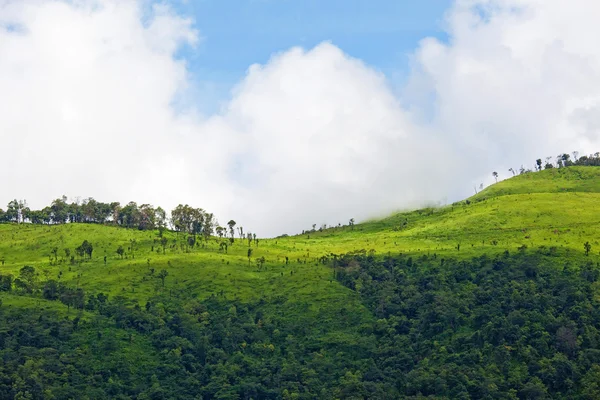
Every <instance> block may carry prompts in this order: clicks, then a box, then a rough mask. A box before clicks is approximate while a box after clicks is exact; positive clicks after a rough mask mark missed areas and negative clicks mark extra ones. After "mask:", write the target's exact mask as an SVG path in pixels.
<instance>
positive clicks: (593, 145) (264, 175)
mask: <svg viewBox="0 0 600 400" xmlns="http://www.w3.org/2000/svg"><path fill="white" fill-rule="evenodd" d="M144 4H145V3H144ZM144 4H142V3H136V2H133V1H131V2H121V1H116V0H102V1H100V0H97V1H93V0H89V1H87V0H81V1H77V2H69V3H67V2H64V1H33V0H31V1H6V0H4V1H2V0H0V109H1V110H2V113H0V139H1V143H2V148H3V151H2V157H1V158H0V179H1V181H2V190H1V191H0V204H5V203H6V202H8V201H9V200H10V199H11V198H14V197H19V198H27V199H28V200H29V202H30V203H31V204H32V205H33V206H34V207H40V206H42V205H44V204H46V203H48V202H49V201H50V200H51V199H52V198H56V197H58V196H60V195H62V194H68V195H73V196H74V195H81V196H93V197H95V198H97V199H99V200H105V201H109V200H113V199H117V200H120V201H122V202H124V201H128V200H136V201H138V202H151V203H153V204H160V205H163V206H166V207H167V208H169V207H173V206H174V205H176V204H177V203H178V202H187V203H190V204H192V205H196V206H201V207H204V208H206V209H208V210H211V211H215V212H216V214H217V216H218V217H220V218H221V220H227V219H229V218H234V219H236V220H237V221H238V222H239V223H240V224H241V225H243V226H245V227H246V228H247V229H246V230H253V231H254V230H255V231H257V232H258V233H259V234H267V235H275V234H279V233H283V232H297V231H299V230H301V229H303V228H307V227H309V226H310V225H312V224H313V223H317V224H321V223H325V222H326V223H329V224H332V223H333V224H335V223H338V222H342V223H345V222H347V220H348V219H349V218H350V217H354V218H357V219H361V218H366V217H369V216H372V215H376V214H380V213H384V212H387V211H391V210H393V209H398V208H403V207H412V206H417V205H421V204H423V203H424V202H431V201H437V200H441V199H443V198H449V199H456V198H458V197H460V196H464V195H468V194H469V193H470V190H471V188H472V183H474V182H480V181H483V180H484V179H485V180H486V182H490V181H491V180H492V178H491V171H492V170H498V171H499V172H500V174H501V176H502V175H505V176H506V174H507V172H503V171H506V170H507V169H508V168H509V167H518V166H519V165H520V164H521V163H523V162H527V161H529V164H530V165H531V164H532V163H533V161H534V159H535V158H538V157H544V156H546V155H556V154H558V152H561V151H564V150H576V149H577V150H583V151H584V152H595V151H597V150H598V149H597V146H598V129H599V128H598V126H600V125H599V122H598V121H600V112H599V111H598V110H600V91H599V89H600V87H599V86H600V76H599V73H600V66H599V62H600V50H599V49H598V48H597V46H596V45H595V43H594V38H595V37H596V36H597V35H598V33H600V32H598V31H599V30H600V28H598V27H597V24H596V21H597V20H598V17H599V16H600V15H599V14H600V5H597V4H596V2H594V1H591V0H590V1H583V0H580V1H574V2H571V3H569V6H568V7H566V6H565V3H564V2H563V1H560V0H544V1H541V0H538V1H534V0H532V1H524V0H512V1H511V0H479V1H475V0H470V1H466V0H461V1H457V3H456V5H455V6H454V7H453V9H452V10H450V11H449V13H448V18H447V26H448V33H449V35H450V41H449V44H444V43H440V42H438V41H436V40H434V39H426V40H424V41H423V42H422V43H421V45H420V46H419V48H418V49H417V50H416V51H415V54H414V56H413V65H414V70H413V72H412V75H411V79H410V80H409V85H408V86H407V88H406V89H405V90H404V91H403V92H402V94H401V97H400V98H398V97H396V96H395V95H394V94H393V91H392V90H391V88H390V87H389V84H388V82H387V80H386V78H385V77H384V76H383V75H381V74H380V73H378V72H377V71H376V70H374V69H373V68H371V67H370V66H368V65H365V64H364V63H362V62H361V61H360V60H357V59H354V58H351V57H349V56H348V55H346V54H344V53H343V52H342V51H341V50H340V49H338V48H337V47H335V46H334V45H332V44H329V43H323V44H321V45H319V46H317V47H316V48H314V49H311V50H308V51H306V50H303V49H300V48H293V49H290V50H289V51H286V52H284V53H281V54H276V55H274V56H273V57H272V59H271V60H269V62H268V63H266V64H265V65H254V66H251V67H250V68H249V70H248V73H247V76H246V77H245V78H244V79H243V80H242V81H241V82H240V83H239V85H238V86H237V87H236V89H235V91H234V93H233V94H232V99H231V101H230V102H229V103H228V104H227V105H226V106H225V107H224V108H223V109H222V111H221V112H219V113H218V114H216V115H213V116H209V117H207V118H205V117H202V116H200V115H199V114H198V113H196V112H195V111H194V107H193V104H192V103H190V102H189V96H186V95H185V90H186V88H187V86H188V85H189V84H190V82H192V80H191V79H190V76H189V73H190V72H189V71H187V69H186V65H185V63H184V62H183V61H180V60H178V59H177V58H176V57H175V54H176V52H177V50H178V48H179V47H180V46H181V45H183V44H191V45H195V44H196V43H197V42H198V40H199V33H198V32H197V31H196V30H195V28H194V27H193V25H192V22H191V21H190V20H189V19H186V18H183V17H181V16H178V15H176V14H174V13H173V12H172V11H171V10H170V9H169V8H168V7H166V6H165V5H160V6H154V7H153V8H152V10H151V11H150V12H149V13H148V12H147V10H146V9H145V8H143V5H144ZM198 28H199V29H200V30H201V28H202V27H198ZM209 40H218V39H217V38H209ZM182 99H184V100H183V101H182ZM175 103H176V104H178V107H177V109H176V108H175V107H174V106H173V104H175ZM181 104H184V105H187V108H185V109H183V110H182V108H181ZM530 159H531V160H530Z"/></svg>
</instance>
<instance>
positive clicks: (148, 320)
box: [0, 248, 600, 399]
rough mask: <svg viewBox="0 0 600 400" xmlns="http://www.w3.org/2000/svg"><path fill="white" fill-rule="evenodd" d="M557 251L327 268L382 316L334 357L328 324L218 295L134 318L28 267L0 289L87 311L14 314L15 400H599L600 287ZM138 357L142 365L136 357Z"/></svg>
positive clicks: (8, 385) (8, 313)
mask: <svg viewBox="0 0 600 400" xmlns="http://www.w3.org/2000/svg"><path fill="white" fill-rule="evenodd" d="M556 251H557V250H556V249H550V248H548V249H542V250H540V251H536V252H526V251H521V252H518V253H517V254H509V253H508V252H507V253H505V254H503V255H501V256H498V257H494V258H489V257H486V256H482V257H478V258H474V259H471V260H464V261H456V260H450V259H448V260H445V259H443V258H440V257H437V256H436V255H432V256H425V255H423V256H421V257H419V258H418V259H413V258H412V257H409V256H402V255H397V256H394V255H389V256H375V255H373V254H370V255H369V254H367V253H365V252H354V253H352V254H346V255H342V256H339V257H335V259H333V258H329V259H328V260H323V262H326V263H328V265H330V267H331V269H332V271H333V273H334V274H335V277H336V279H337V280H338V281H339V282H341V283H342V284H343V285H345V286H346V287H348V288H350V289H351V290H352V291H355V292H356V293H358V294H359V295H360V298H361V299H362V301H363V303H364V304H365V305H366V306H367V307H368V308H369V309H370V310H371V311H372V313H374V314H375V316H376V320H375V322H374V323H372V324H362V325H360V326H356V329H359V330H360V331H361V333H362V338H363V339H362V340H361V341H360V342H359V343H355V344H353V345H352V346H349V347H343V346H340V345H335V346H323V345H322V344H319V343H318V342H316V341H314V340H313V338H312V333H311V332H313V331H318V330H319V321H318V320H315V321H312V323H311V324H312V325H311V326H308V325H307V324H306V322H307V321H303V320H295V321H293V320H289V319H287V318H286V317H285V315H281V314H278V313H277V312H275V311H274V310H275V309H276V306H277V304H265V303H264V302H257V303H245V304H241V303H236V302H233V301H227V300H225V299H222V298H220V297H219V296H218V295H214V296H211V297H210V298H208V299H207V300H206V301H198V300H196V299H185V298H171V297H169V296H162V297H156V298H153V299H151V300H150V301H148V302H147V303H146V304H145V306H143V307H139V306H137V305H134V306H131V305H128V302H127V300H126V299H125V298H123V297H115V298H112V299H110V298H108V297H107V296H106V295H104V294H102V293H100V294H96V295H88V294H86V293H84V291H83V289H75V288H68V287H65V286H63V285H61V284H58V283H57V282H55V281H52V280H50V281H40V282H37V281H36V280H35V279H34V278H33V277H34V276H35V274H34V272H35V271H32V269H31V267H29V268H27V267H24V268H23V269H22V270H21V271H20V276H19V277H18V278H17V279H16V280H15V282H12V280H11V279H10V277H7V276H2V278H1V279H0V282H1V283H2V284H1V286H0V290H2V291H13V292H16V293H23V294H28V295H32V294H33V295H36V296H40V297H43V298H45V299H48V300H54V301H61V302H64V303H65V304H68V305H70V306H72V307H73V308H74V309H77V310H80V311H79V312H78V313H76V312H75V311H74V310H72V312H71V314H70V316H69V317H67V318H60V317H58V316H57V315H55V314H52V313H49V312H41V311H33V312H32V311H31V310H29V311H25V310H19V309H7V308H6V307H2V306H0V320H1V324H0V326H2V329H1V330H0V356H1V357H2V359H3V365H2V367H0V398H6V399H9V398H32V399H48V398H97V399H102V398H106V399H108V398H112V399H119V398H121V399H126V398H139V399H171V398H172V399H198V398H206V399H208V398H218V399H252V398H253V399H259V398H260V399H281V398H284V399H293V398H296V399H313V398H324V399H327V398H330V399H334V398H345V399H364V398H368V399H389V398H423V396H425V397H426V396H431V398H465V399H468V398H481V399H483V398H490V399H491V398H495V399H517V398H519V399H542V398H547V397H549V396H550V397H552V398H562V399H597V398H599V397H600V383H599V382H600V350H598V346H599V345H600V308H599V307H598V306H599V304H598V294H597V290H598V289H597V287H598V278H599V275H600V273H599V270H598V269H597V264H593V263H592V262H591V261H590V262H588V263H585V264H581V265H577V264H571V263H566V264H565V263H563V262H562V258H560V257H559V255H558V254H557V253H556ZM558 261H561V262H558ZM18 281H20V282H21V283H18V284H17V282H18ZM83 312H93V313H96V315H97V316H95V317H94V318H92V319H85V318H82V317H81V316H82V314H81V313H83ZM337 314H338V315H337V318H338V322H337V323H339V324H345V325H353V324H356V323H357V321H355V320H354V317H353V315H351V314H348V311H347V310H345V309H344V308H340V309H339V310H338V311H337ZM136 346H137V347H140V348H141V350H140V351H141V352H142V353H143V354H142V355H138V356H137V358H136V357H134V356H131V352H127V351H126V350H125V349H126V348H131V347H134V348H135V347H136ZM140 362H142V363H147V365H144V366H140V365H138V364H139V363H140ZM83 393H85V394H86V395H85V396H82V395H81V394H83ZM86 396H87V397H86Z"/></svg>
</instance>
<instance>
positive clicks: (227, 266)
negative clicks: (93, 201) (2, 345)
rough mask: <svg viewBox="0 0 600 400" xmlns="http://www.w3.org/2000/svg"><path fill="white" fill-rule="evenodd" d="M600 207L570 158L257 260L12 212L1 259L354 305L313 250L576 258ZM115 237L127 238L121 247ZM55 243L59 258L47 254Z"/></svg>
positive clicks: (594, 228)
mask: <svg viewBox="0 0 600 400" xmlns="http://www.w3.org/2000/svg"><path fill="white" fill-rule="evenodd" d="M467 203H470V204H467ZM599 209H600V168H597V167H570V168H564V169H553V170H545V171H542V172H538V173H529V174H524V175H519V176H516V177H514V178H511V179H508V180H505V181H501V182H499V183H497V184H495V185H492V186H490V187H488V188H487V189H485V190H483V191H482V192H480V193H479V194H477V195H476V196H474V197H472V198H470V199H468V201H463V202H460V203H457V204H455V205H449V206H445V207H441V208H427V209H422V210H417V211H413V212H406V213H399V214H395V215H392V216H390V217H388V218H385V219H382V220H379V221H372V222H366V223H362V224H357V225H355V226H354V227H348V226H345V227H336V228H329V229H327V230H324V231H322V232H318V231H317V232H309V233H306V234H304V235H298V236H292V237H286V238H278V239H262V240H260V241H259V245H258V246H256V245H254V244H252V250H253V253H252V256H251V259H250V260H249V259H248V257H247V249H248V244H247V241H246V240H239V239H236V242H235V244H234V245H232V246H229V248H228V252H227V254H224V253H223V252H220V251H219V246H218V242H219V241H218V240H217V239H211V240H210V241H208V242H205V243H203V244H201V245H200V246H196V247H195V248H193V249H191V250H189V251H187V250H186V249H185V248H182V247H181V243H183V241H184V240H185V238H184V237H183V235H179V236H178V235H177V234H176V233H173V232H169V233H167V237H168V238H169V245H168V246H167V249H166V252H165V254H163V251H162V248H161V247H160V244H159V242H158V235H157V232H148V231H137V230H128V229H123V228H117V227H113V226H100V225H92V224H65V225H59V226H41V225H30V224H22V225H18V226H17V225H10V224H5V225H0V257H1V258H4V260H5V265H4V266H2V267H0V268H1V270H2V272H8V273H12V274H15V275H16V274H17V273H18V270H19V269H20V268H21V267H22V266H23V265H32V266H34V267H36V269H37V270H38V271H40V272H41V274H42V275H44V276H45V277H46V278H49V279H60V280H61V281H63V282H67V283H69V284H71V285H76V286H79V287H83V288H85V289H86V290H87V291H91V292H104V293H107V294H110V295H111V296H116V295H122V296H125V297H127V298H130V299H132V300H135V301H138V302H140V303H141V302H143V301H145V300H146V299H147V298H148V297H150V296H152V295H153V294H155V293H156V292H157V291H163V290H166V291H171V292H175V293H179V292H185V293H188V294H192V295H194V296H198V297H199V298H205V297H207V296H210V295H211V294H220V295H223V296H225V297H226V298H229V299H238V300H252V299H254V300H256V299H257V298H266V299H272V298H275V297H281V296H283V297H285V298H286V299H287V300H288V301H290V302H299V303H303V302H306V303H309V304H310V307H311V308H314V309H319V308H320V307H321V306H324V305H331V304H354V305H355V306H356V307H359V305H358V303H356V299H353V294H352V293H350V292H349V291H348V290H346V289H344V288H343V287H341V286H340V285H338V284H336V283H335V281H332V277H331V270H330V268H328V267H326V266H324V265H322V264H320V263H319V262H318V259H319V258H320V257H321V256H325V255H329V254H342V253H347V252H350V251H356V250H361V249H362V250H366V251H371V250H373V251H375V252H376V253H378V254H387V253H392V254H398V253H403V254H414V255H419V254H433V253H435V254H437V255H439V256H442V257H452V258H467V257H472V256H477V255H480V254H483V253H486V254H490V253H491V254H493V253H500V252H503V251H504V250H516V249H517V248H519V247H522V246H527V247H528V248H539V247H541V246H545V247H547V248H555V249H556V251H561V252H563V253H564V254H565V255H567V254H568V255H569V257H570V258H573V257H575V258H577V257H581V256H582V254H583V243H585V242H586V241H589V242H590V243H591V244H592V252H596V253H597V252H598V251H599V250H600V245H599V242H598V238H600V213H599V212H598V210H599ZM83 240H88V241H89V242H91V243H92V244H93V245H94V253H93V257H92V259H91V260H89V261H87V260H86V261H84V262H77V263H76V264H75V265H71V264H70V263H69V262H67V260H66V257H65V254H64V249H71V252H72V253H74V251H73V249H74V248H75V247H76V246H78V245H80V244H81V242H82V241H83ZM132 240H135V242H136V244H135V247H134V250H133V251H131V241H132ZM118 246H123V247H124V248H125V249H126V254H125V257H123V258H122V259H121V257H119V256H118V255H117V253H116V249H117V247H118ZM55 247H56V248H58V261H54V260H52V258H53V255H52V249H53V248H55ZM105 256H106V264H105V263H104V257H105ZM260 257H265V259H266V263H265V267H266V268H264V269H263V270H259V269H258V267H257V265H256V263H255V260H256V259H257V258H260ZM286 257H288V260H289V264H287V265H286V263H285V258H286ZM152 269H153V270H154V271H155V274H156V272H158V271H160V270H162V269H165V270H167V271H168V273H169V276H168V277H167V278H166V280H165V288H164V289H163V288H162V285H161V281H160V280H159V279H157V278H155V274H151V272H150V271H151V270H152ZM59 275H60V278H59Z"/></svg>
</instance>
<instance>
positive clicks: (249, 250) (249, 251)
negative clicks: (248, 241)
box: [248, 248, 252, 264]
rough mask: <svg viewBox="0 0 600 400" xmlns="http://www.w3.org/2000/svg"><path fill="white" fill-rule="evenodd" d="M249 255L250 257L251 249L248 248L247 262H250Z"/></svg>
mask: <svg viewBox="0 0 600 400" xmlns="http://www.w3.org/2000/svg"><path fill="white" fill-rule="evenodd" d="M250 257H252V249H251V248H248V264H250Z"/></svg>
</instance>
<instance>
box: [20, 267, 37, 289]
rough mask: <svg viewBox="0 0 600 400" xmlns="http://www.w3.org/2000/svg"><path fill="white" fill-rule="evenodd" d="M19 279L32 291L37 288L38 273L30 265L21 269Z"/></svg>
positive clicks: (24, 286)
mask: <svg viewBox="0 0 600 400" xmlns="http://www.w3.org/2000/svg"><path fill="white" fill-rule="evenodd" d="M19 280H20V281H21V282H22V284H24V285H23V288H24V289H25V290H26V291H27V292H28V293H31V292H33V290H34V289H35V284H36V281H37V273H36V272H35V268H34V267H32V266H29V265H26V266H24V267H23V268H21V269H20V270H19Z"/></svg>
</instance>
